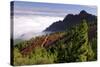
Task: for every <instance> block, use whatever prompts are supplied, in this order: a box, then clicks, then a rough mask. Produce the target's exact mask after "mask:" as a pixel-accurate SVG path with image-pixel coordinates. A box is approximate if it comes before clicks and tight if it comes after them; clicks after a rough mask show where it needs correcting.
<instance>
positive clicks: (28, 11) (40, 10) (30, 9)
mask: <svg viewBox="0 0 100 67" xmlns="http://www.w3.org/2000/svg"><path fill="white" fill-rule="evenodd" d="M81 10H85V11H86V12H88V13H90V14H93V15H97V7H95V6H85V5H72V4H56V3H55V4H54V3H39V2H23V1H14V37H15V38H18V37H20V36H21V35H23V34H27V33H29V32H31V33H37V32H42V31H43V30H44V29H45V28H46V27H48V26H49V25H51V24H52V23H53V22H56V21H59V20H63V18H64V17H65V16H66V15H67V14H78V13H80V11H81Z"/></svg>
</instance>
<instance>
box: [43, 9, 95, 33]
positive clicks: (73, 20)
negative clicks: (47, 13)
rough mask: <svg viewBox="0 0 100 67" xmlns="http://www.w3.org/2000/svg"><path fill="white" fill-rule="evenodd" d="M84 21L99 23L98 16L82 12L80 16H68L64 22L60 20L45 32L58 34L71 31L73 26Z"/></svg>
mask: <svg viewBox="0 0 100 67" xmlns="http://www.w3.org/2000/svg"><path fill="white" fill-rule="evenodd" d="M83 19H85V20H86V21H87V22H88V23H94V22H97V16H95V15H92V14H89V13H87V12H86V11H85V10H82V11H80V13H79V14H75V15H73V14H68V15H66V16H65V18H64V19H63V20H59V21H56V22H54V23H53V24H51V25H50V26H49V27H47V28H46V29H45V30H44V31H50V32H57V31H64V30H66V29H69V28H70V27H71V26H73V25H76V24H79V23H80V22H81V21H82V20H83Z"/></svg>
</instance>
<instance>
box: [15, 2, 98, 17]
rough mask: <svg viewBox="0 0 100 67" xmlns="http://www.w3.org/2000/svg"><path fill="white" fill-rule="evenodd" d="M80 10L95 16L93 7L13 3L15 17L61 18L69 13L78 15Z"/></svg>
mask: <svg viewBox="0 0 100 67" xmlns="http://www.w3.org/2000/svg"><path fill="white" fill-rule="evenodd" d="M81 10H85V11H86V12H88V13H90V14H93V15H97V7H96V6H93V5H91V6H90V5H72V4H57V3H40V2H24V1H14V13H15V14H17V15H47V16H62V17H63V16H65V15H67V14H69V13H72V14H78V13H79V12H80V11H81Z"/></svg>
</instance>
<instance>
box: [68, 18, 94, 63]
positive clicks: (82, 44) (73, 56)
mask: <svg viewBox="0 0 100 67" xmlns="http://www.w3.org/2000/svg"><path fill="white" fill-rule="evenodd" d="M70 35H72V37H71V40H70V42H69V43H68V45H67V46H66V47H67V49H66V50H67V55H68V56H67V57H66V61H67V62H75V61H88V60H90V59H89V58H90V57H92V56H93V51H92V48H91V46H90V45H89V44H88V25H87V22H86V20H83V21H82V22H81V24H79V25H77V26H75V27H73V28H72V30H71V31H70ZM70 47H71V48H70Z"/></svg>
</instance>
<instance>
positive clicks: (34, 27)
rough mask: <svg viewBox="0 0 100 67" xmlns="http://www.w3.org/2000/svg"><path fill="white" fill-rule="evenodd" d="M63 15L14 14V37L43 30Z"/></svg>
mask: <svg viewBox="0 0 100 67" xmlns="http://www.w3.org/2000/svg"><path fill="white" fill-rule="evenodd" d="M62 19H63V17H50V16H37V15H26V16H25V15H15V16H14V38H18V37H20V36H21V35H22V34H25V33H28V32H33V33H37V32H41V31H43V30H44V29H45V28H46V27H48V26H49V25H51V24H52V23H53V22H55V21H59V20H62Z"/></svg>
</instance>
